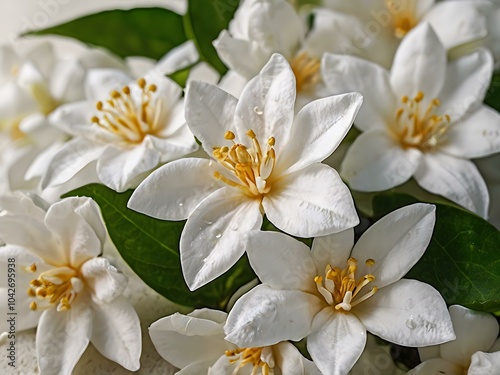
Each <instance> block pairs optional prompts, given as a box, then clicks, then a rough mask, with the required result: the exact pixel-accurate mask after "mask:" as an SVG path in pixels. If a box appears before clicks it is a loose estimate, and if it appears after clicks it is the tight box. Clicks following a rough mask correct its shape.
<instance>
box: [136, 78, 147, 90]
mask: <svg viewBox="0 0 500 375" xmlns="http://www.w3.org/2000/svg"><path fill="white" fill-rule="evenodd" d="M137 84H138V85H139V87H140V88H141V89H144V87H146V80H145V79H144V78H139V79H138V80H137Z"/></svg>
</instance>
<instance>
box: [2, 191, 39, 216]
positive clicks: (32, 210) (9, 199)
mask: <svg viewBox="0 0 500 375" xmlns="http://www.w3.org/2000/svg"><path fill="white" fill-rule="evenodd" d="M45 205H46V202H44V201H43V200H41V199H39V198H38V197H37V196H36V195H32V194H25V193H22V192H14V193H12V195H2V196H0V209H1V210H2V211H3V214H5V213H9V214H11V215H12V214H18V215H28V216H30V217H32V218H33V219H35V220H40V221H42V220H43V219H44V217H45V212H46V208H48V207H46V206H45Z"/></svg>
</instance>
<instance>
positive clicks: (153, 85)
mask: <svg viewBox="0 0 500 375" xmlns="http://www.w3.org/2000/svg"><path fill="white" fill-rule="evenodd" d="M148 90H149V91H151V92H156V90H158V86H156V85H155V84H151V85H149V87H148Z"/></svg>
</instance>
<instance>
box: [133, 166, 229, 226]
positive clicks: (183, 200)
mask: <svg viewBox="0 0 500 375" xmlns="http://www.w3.org/2000/svg"><path fill="white" fill-rule="evenodd" d="M214 164H215V163H214V162H213V161H211V160H206V159H193V158H190V159H181V160H176V161H173V162H171V163H168V164H166V165H164V166H162V167H161V168H158V169H157V170H156V171H155V172H153V173H151V175H149V177H148V178H146V179H145V180H144V181H143V182H142V183H141V184H140V185H139V187H138V188H137V189H136V190H135V191H134V193H133V194H132V196H131V197H130V200H129V201H128V208H131V209H132V210H135V211H138V212H141V213H143V214H146V215H149V216H152V217H155V218H157V219H162V220H185V219H187V217H188V216H189V215H190V214H191V212H192V211H193V210H194V209H195V207H196V206H197V205H198V204H199V203H200V202H201V201H203V199H205V198H206V197H208V196H209V195H210V194H212V193H213V192H214V191H216V190H217V189H219V185H218V184H217V181H216V180H215V178H214V176H213V173H214V171H215V170H216V169H215V165H214Z"/></svg>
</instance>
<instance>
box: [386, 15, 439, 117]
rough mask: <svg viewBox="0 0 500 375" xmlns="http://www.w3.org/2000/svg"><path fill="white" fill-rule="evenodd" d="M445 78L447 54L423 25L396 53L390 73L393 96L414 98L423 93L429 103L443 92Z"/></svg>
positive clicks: (408, 36) (415, 29)
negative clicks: (394, 94)
mask: <svg viewBox="0 0 500 375" xmlns="http://www.w3.org/2000/svg"><path fill="white" fill-rule="evenodd" d="M445 75H446V51H445V49H444V47H443V45H442V44H441V42H440V41H439V39H438V37H437V36H436V33H435V32H434V31H433V30H432V28H431V27H430V26H429V25H428V24H426V23H422V24H420V25H419V26H417V27H415V28H414V29H413V30H411V31H410V32H409V33H408V35H406V37H405V38H404V39H403V41H402V42H401V44H400V45H399V48H398V50H397V52H396V56H395V57H394V62H393V64H392V69H391V83H392V87H393V88H394V92H395V93H396V95H397V96H398V97H402V96H404V95H407V96H409V97H413V96H415V95H416V94H417V92H418V91H422V92H423V93H424V95H425V97H424V101H430V100H432V98H436V97H438V95H439V93H440V92H441V88H442V87H443V84H444V79H445ZM426 104H427V103H425V104H424V108H425V107H426Z"/></svg>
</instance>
